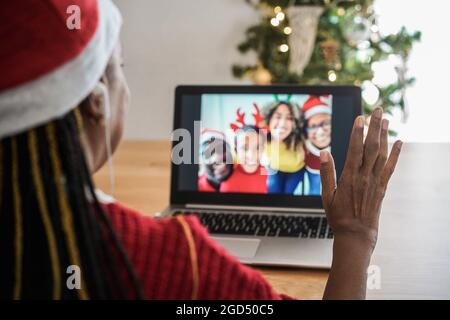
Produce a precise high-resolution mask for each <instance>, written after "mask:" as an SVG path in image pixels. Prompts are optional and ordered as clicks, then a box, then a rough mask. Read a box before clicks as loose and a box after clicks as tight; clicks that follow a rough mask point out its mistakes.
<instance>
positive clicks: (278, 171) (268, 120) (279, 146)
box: [172, 89, 360, 200]
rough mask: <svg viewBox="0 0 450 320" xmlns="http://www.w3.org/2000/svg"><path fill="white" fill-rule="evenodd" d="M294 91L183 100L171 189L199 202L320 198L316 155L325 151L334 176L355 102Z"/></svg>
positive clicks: (209, 94)
mask: <svg viewBox="0 0 450 320" xmlns="http://www.w3.org/2000/svg"><path fill="white" fill-rule="evenodd" d="M218 91H220V90H218ZM244 91H245V90H244ZM249 91H251V90H249ZM265 91H267V89H266V90H265ZM295 91H297V92H295ZM298 91H299V90H293V92H286V91H284V92H280V90H274V91H273V92H214V90H213V91H211V90H207V91H206V92H198V93H196V94H193V93H191V94H184V95H182V97H180V98H181V99H179V100H180V101H181V104H180V106H179V110H176V112H178V113H179V114H178V115H177V117H176V118H178V119H176V122H178V123H179V124H180V125H178V126H177V125H176V126H175V129H178V130H179V131H178V132H177V130H175V131H174V148H173V150H172V161H173V163H174V165H175V166H176V169H175V170H176V171H177V174H176V175H177V177H178V179H177V181H173V183H175V188H176V190H177V191H180V192H188V193H195V194H197V195H198V196H199V198H202V197H203V198H204V199H207V198H208V197H209V198H211V197H216V198H217V199H227V198H228V199H233V198H234V199H236V197H239V196H240V197H241V198H242V197H245V196H248V197H249V199H252V198H253V199H257V198H258V197H259V199H263V198H265V199H266V200H267V199H270V198H274V199H276V198H278V199H282V198H284V199H287V198H297V199H306V198H309V199H314V198H316V199H319V200H320V193H321V179H320V158H319V155H320V151H321V150H329V151H331V152H332V153H333V155H334V156H335V158H336V157H337V158H338V159H336V162H337V167H338V171H340V169H341V167H342V164H343V161H342V158H343V157H342V155H343V154H345V151H346V142H345V141H342V140H347V139H348V136H349V130H351V125H352V122H353V119H354V117H355V109H358V108H355V105H354V104H355V103H357V101H355V99H354V97H353V96H352V94H343V93H342V92H332V91H335V90H330V92H327V91H323V90H322V91H320V90H319V91H320V92H318V91H316V92H298ZM337 91H339V90H337ZM359 109H360V106H359ZM177 120H178V121H177ZM335 139H336V141H335Z"/></svg>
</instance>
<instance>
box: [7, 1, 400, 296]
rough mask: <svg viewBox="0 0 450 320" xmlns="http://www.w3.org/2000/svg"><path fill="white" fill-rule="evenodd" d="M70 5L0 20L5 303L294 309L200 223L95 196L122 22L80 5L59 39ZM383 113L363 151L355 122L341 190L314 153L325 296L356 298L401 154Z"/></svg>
mask: <svg viewBox="0 0 450 320" xmlns="http://www.w3.org/2000/svg"><path fill="white" fill-rule="evenodd" d="M72 4H73V1H72V0H40V1H29V2H28V3H27V10H29V12H32V16H33V19H23V14H24V11H23V2H21V1H5V2H4V3H2V10H1V11H0V20H1V21H2V23H1V24H0V34H8V35H9V37H7V38H5V41H6V43H5V45H3V46H1V47H0V54H1V56H2V59H0V70H1V71H2V72H1V74H0V114H1V117H0V235H1V241H0V283H1V285H0V300H3V299H39V300H42V299H55V300H58V299H184V300H186V299H209V300H212V299H216V300H239V299H249V300H254V299H262V300H269V299H283V298H289V297H287V296H286V295H283V294H279V293H277V292H276V291H275V290H274V288H273V287H272V286H271V285H270V284H269V282H268V281H267V280H266V279H265V278H264V277H263V276H262V274H261V273H260V272H258V271H257V270H254V269H252V268H251V267H249V266H246V265H243V264H242V263H240V262H239V261H238V260H237V259H236V258H235V257H233V256H232V255H230V254H229V253H228V252H227V251H226V250H225V249H224V248H222V247H221V246H220V245H219V244H218V243H217V242H216V241H215V240H214V239H213V238H212V237H210V235H209V234H208V232H207V230H206V229H205V227H203V226H202V225H201V223H200V221H199V219H198V218H197V217H196V216H195V215H191V216H181V215H178V216H176V217H171V218H162V219H160V218H154V217H152V216H151V215H146V214H143V213H141V212H137V211H136V210H133V209H131V208H129V207H128V206H126V205H125V204H123V203H121V202H119V201H117V200H116V199H114V198H112V197H106V196H104V195H102V193H100V192H97V191H96V189H95V184H94V181H93V175H94V173H95V172H96V171H98V170H99V169H100V168H101V167H102V166H103V165H104V164H105V163H106V162H107V161H108V159H109V158H110V152H109V151H108V150H112V151H114V150H115V149H116V148H117V146H118V145H119V142H120V140H121V137H122V132H123V126H124V121H125V114H126V110H127V109H128V107H129V105H128V104H129V95H130V94H129V90H128V87H127V82H126V78H125V75H124V72H123V57H122V55H121V46H120V43H119V31H120V26H121V18H120V13H119V11H118V9H117V8H116V6H115V5H114V4H113V2H112V1H110V0H98V1H96V0H78V1H76V4H77V6H79V7H80V11H81V12H82V13H83V14H82V17H83V20H82V21H83V22H82V28H81V29H68V28H67V26H66V23H65V21H66V18H67V8H68V7H69V6H71V5H72ZM382 116H383V111H382V109H381V108H377V109H376V110H375V111H374V113H373V115H372V117H371V121H370V126H369V130H368V135H367V138H366V139H365V141H364V140H363V130H364V118H363V117H358V118H357V119H356V120H355V123H354V126H353V130H352V135H351V138H350V139H351V140H350V144H349V151H348V156H347V161H346V162H345V163H346V165H345V167H344V169H343V173H342V176H341V179H340V181H339V183H338V181H336V175H335V169H334V161H333V158H332V156H331V154H330V153H329V152H327V151H322V152H321V154H320V160H321V178H322V186H323V187H322V199H323V205H324V209H325V212H326V215H327V220H328V222H329V224H330V227H331V228H332V229H333V232H334V235H335V237H334V240H333V241H334V249H333V263H332V267H331V270H330V275H329V278H328V281H327V285H326V288H325V291H324V295H323V298H324V299H362V298H364V297H365V293H366V283H367V268H368V266H369V264H370V258H371V255H372V252H373V250H374V247H375V245H376V240H377V234H378V221H379V218H380V210H381V207H382V200H383V196H384V194H385V191H386V187H387V184H388V181H389V179H390V177H391V175H392V173H393V172H394V169H395V165H396V163H397V160H398V157H399V154H400V150H401V145H402V144H401V142H400V141H397V142H396V143H395V144H394V145H393V147H392V152H391V153H390V155H389V156H388V148H387V146H388V145H387V136H388V134H387V132H388V122H387V120H383V119H382ZM150 120H152V121H157V119H150ZM108 136H109V137H110V138H111V139H108V138H107V137H108ZM386 159H387V161H386ZM355 177H357V178H358V179H355ZM69 285H70V286H69Z"/></svg>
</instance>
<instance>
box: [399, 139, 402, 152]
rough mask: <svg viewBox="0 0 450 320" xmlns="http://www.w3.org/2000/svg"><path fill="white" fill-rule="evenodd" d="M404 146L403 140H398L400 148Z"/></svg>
mask: <svg viewBox="0 0 450 320" xmlns="http://www.w3.org/2000/svg"><path fill="white" fill-rule="evenodd" d="M402 147H403V141H401V140H398V150H402Z"/></svg>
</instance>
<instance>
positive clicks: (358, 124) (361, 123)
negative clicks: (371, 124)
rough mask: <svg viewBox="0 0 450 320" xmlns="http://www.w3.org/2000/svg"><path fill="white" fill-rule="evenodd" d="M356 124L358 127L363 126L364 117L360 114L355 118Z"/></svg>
mask: <svg viewBox="0 0 450 320" xmlns="http://www.w3.org/2000/svg"><path fill="white" fill-rule="evenodd" d="M356 126H357V127H358V128H362V127H364V119H363V117H362V116H359V117H358V118H357V119H356Z"/></svg>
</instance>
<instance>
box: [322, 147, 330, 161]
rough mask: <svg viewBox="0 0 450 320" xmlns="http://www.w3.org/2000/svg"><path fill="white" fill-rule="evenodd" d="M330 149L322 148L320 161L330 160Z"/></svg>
mask: <svg viewBox="0 0 450 320" xmlns="http://www.w3.org/2000/svg"><path fill="white" fill-rule="evenodd" d="M328 160H329V159H328V151H325V150H322V151H320V162H321V163H325V162H328Z"/></svg>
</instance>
